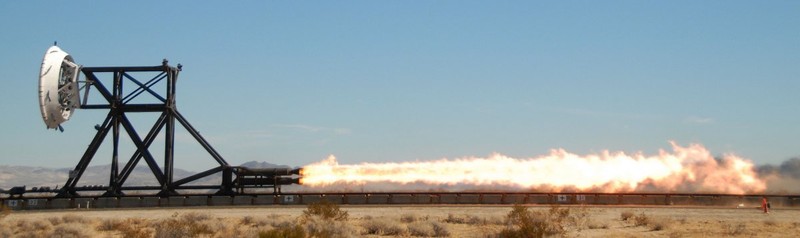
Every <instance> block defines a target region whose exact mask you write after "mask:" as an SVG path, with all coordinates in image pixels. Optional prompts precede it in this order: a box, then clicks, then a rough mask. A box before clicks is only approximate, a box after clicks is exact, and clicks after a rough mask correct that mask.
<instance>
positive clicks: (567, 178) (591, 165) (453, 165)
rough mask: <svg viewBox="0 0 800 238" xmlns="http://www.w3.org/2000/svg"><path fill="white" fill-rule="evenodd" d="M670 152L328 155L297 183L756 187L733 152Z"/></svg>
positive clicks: (760, 186)
mask: <svg viewBox="0 0 800 238" xmlns="http://www.w3.org/2000/svg"><path fill="white" fill-rule="evenodd" d="M670 143H671V144H672V152H667V151H664V150H661V151H659V153H658V155H651V156H645V155H642V154H641V153H636V154H632V155H628V154H625V153H623V152H613V153H612V152H608V151H603V152H602V153H599V154H590V155H584V156H579V155H576V154H572V153H569V152H567V151H565V150H563V149H556V150H551V151H550V154H548V155H545V156H540V157H537V158H529V159H515V158H510V157H508V156H504V155H501V154H493V155H491V156H489V157H487V158H474V157H470V158H461V159H440V160H432V161H414V162H402V163H362V164H353V165H343V164H339V163H338V162H337V161H336V158H335V157H334V156H330V157H328V159H325V160H323V161H320V162H317V163H314V164H310V165H307V166H304V167H303V170H302V171H301V175H302V178H301V181H300V182H301V183H302V184H303V185H305V186H310V187H326V186H334V185H364V184H371V183H391V184H424V185H429V186H431V187H433V186H443V185H447V186H452V185H466V186H501V187H506V188H512V189H515V190H537V189H539V190H541V189H546V190H549V191H553V192H559V191H564V190H571V191H577V192H609V193H611V192H634V191H653V192H709V193H728V194H745V193H755V192H763V191H764V190H765V189H766V182H765V181H764V180H762V179H760V178H758V177H757V173H756V172H755V170H754V166H753V163H752V162H751V161H748V160H745V159H742V158H740V157H737V156H734V155H726V156H724V157H722V158H720V159H716V158H714V157H713V156H712V155H711V153H710V152H709V151H708V150H707V149H706V148H705V147H703V146H702V145H697V144H692V145H689V146H688V147H681V146H679V145H677V144H675V143H674V142H670Z"/></svg>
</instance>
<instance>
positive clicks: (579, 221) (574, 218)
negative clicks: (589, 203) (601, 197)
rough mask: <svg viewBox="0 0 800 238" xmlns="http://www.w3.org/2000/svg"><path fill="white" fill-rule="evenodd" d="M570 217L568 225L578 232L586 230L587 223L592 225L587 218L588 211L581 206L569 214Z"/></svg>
mask: <svg viewBox="0 0 800 238" xmlns="http://www.w3.org/2000/svg"><path fill="white" fill-rule="evenodd" d="M570 213H571V215H570V216H569V218H568V219H567V220H568V221H569V223H570V224H572V225H574V226H575V227H576V228H577V229H578V230H581V229H583V228H588V226H589V223H592V220H591V218H590V217H589V209H588V208H586V207H585V206H581V207H580V208H578V209H575V210H574V211H573V212H570Z"/></svg>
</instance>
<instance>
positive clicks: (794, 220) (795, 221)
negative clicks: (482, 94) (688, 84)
mask: <svg viewBox="0 0 800 238" xmlns="http://www.w3.org/2000/svg"><path fill="white" fill-rule="evenodd" d="M561 208H562V209H564V208H568V209H569V212H570V214H571V216H573V217H577V218H578V219H574V220H573V221H571V222H570V223H569V224H566V225H565V229H566V231H565V232H564V233H563V234H562V235H563V236H566V237H731V236H736V237H798V236H799V235H800V210H797V209H773V210H772V211H771V212H770V214H764V213H762V212H761V211H760V210H758V209H757V208H752V207H750V208H728V207H666V206H657V207H641V206H562V207H561ZM305 209H306V207H305V206H259V207H194V208H168V209H126V210H86V209H82V210H55V211H15V212H12V213H10V214H7V216H5V217H4V218H0V219H2V220H0V229H5V231H0V237H3V236H9V235H10V236H20V235H21V234H23V233H21V232H28V233H32V231H31V230H36V229H42V230H43V231H41V232H40V233H32V234H33V236H38V235H47V234H50V235H56V234H58V233H59V232H61V233H62V234H67V233H69V232H70V231H69V228H68V227H67V228H61V229H62V230H58V229H59V228H58V227H59V226H63V225H64V224H66V223H68V222H70V221H69V220H78V221H79V222H78V223H80V224H81V225H80V226H79V228H74V229H84V230H91V231H90V232H86V233H80V232H77V231H74V232H73V233H75V232H77V236H90V237H95V236H99V237H122V236H131V235H126V234H128V233H122V231H121V230H122V229H117V230H115V229H113V228H111V226H113V225H109V224H108V222H107V221H111V220H113V221H126V222H133V223H137V224H142V226H155V225H156V224H159V223H163V221H164V220H168V219H171V218H172V219H178V218H180V217H182V216H198V215H199V216H200V217H201V218H199V220H203V219H205V220H207V221H212V222H213V223H219V224H217V225H213V224H212V225H209V226H208V227H209V228H207V229H211V230H212V232H211V233H204V234H203V235H201V236H204V237H225V236H230V235H232V234H240V235H241V236H257V234H258V233H257V231H250V233H247V232H246V231H243V230H236V229H239V228H236V227H237V226H248V227H254V228H252V229H271V228H274V227H278V226H280V225H276V222H275V221H276V220H281V221H282V222H283V223H299V222H300V221H299V220H300V219H299V218H300V217H301V215H302V214H303V211H304V210H305ZM341 209H342V210H345V211H347V212H348V213H349V219H348V220H347V221H346V223H345V225H346V226H348V227H349V228H347V229H350V230H351V231H350V232H351V233H346V234H350V235H346V236H355V237H410V236H425V234H428V235H431V234H433V233H425V232H415V231H416V230H417V229H415V227H414V226H416V225H414V224H418V223H419V222H421V221H431V222H435V223H437V224H441V225H443V226H444V227H445V229H446V231H447V232H446V233H449V237H492V236H493V235H496V234H497V233H498V232H499V231H501V230H502V229H504V228H506V227H507V225H506V222H505V218H506V216H507V214H508V213H509V211H511V209H512V208H511V206H347V205H345V206H342V207H341ZM549 209H551V207H550V206H529V207H528V210H531V211H541V212H547V211H548V210H549ZM625 213H627V214H628V215H630V214H633V215H634V217H636V216H642V214H643V215H644V216H646V217H647V218H648V219H649V220H650V221H651V222H650V224H644V225H639V226H637V225H636V224H635V223H636V222H635V220H634V219H633V218H631V219H628V220H623V219H622V214H625ZM192 219H198V218H196V217H195V218H192ZM248 219H249V220H248ZM375 220H384V221H389V223H392V225H391V226H394V229H398V231H396V233H392V232H384V233H383V234H381V233H378V234H376V233H370V232H369V231H368V228H367V227H368V226H367V225H366V224H367V223H370V222H372V221H375ZM104 221H106V222H104ZM142 221H147V222H142ZM259 222H261V223H259ZM59 224H60V225H59ZM258 224H262V225H263V226H260V225H258ZM104 227H105V228H104ZM231 227H233V228H231ZM15 229H16V230H15ZM142 229H151V228H147V227H143V228H142ZM215 229H228V230H229V231H227V233H222V232H220V234H215V233H214V232H216V231H214V230H215ZM231 229H233V231H231ZM248 229H250V228H248ZM46 232H50V233H46ZM388 233H392V234H389V235H387V234H388ZM36 234H38V235H36ZM144 234H145V235H146V236H145V237H147V236H154V235H155V234H159V233H158V232H156V230H151V232H150V233H144ZM559 236H561V235H559Z"/></svg>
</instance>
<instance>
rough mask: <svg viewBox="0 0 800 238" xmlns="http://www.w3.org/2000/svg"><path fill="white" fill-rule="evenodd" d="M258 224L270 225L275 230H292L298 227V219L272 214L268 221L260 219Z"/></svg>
mask: <svg viewBox="0 0 800 238" xmlns="http://www.w3.org/2000/svg"><path fill="white" fill-rule="evenodd" d="M256 223H257V224H258V226H264V225H269V226H271V227H274V228H291V227H293V226H295V225H296V223H297V219H294V218H291V217H290V216H281V215H276V214H270V215H269V216H267V218H266V219H263V220H262V219H259V220H258V221H257V222H256Z"/></svg>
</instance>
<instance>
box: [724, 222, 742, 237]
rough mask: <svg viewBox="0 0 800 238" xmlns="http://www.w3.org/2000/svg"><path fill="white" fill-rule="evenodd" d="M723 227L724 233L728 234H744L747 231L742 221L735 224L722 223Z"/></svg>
mask: <svg viewBox="0 0 800 238" xmlns="http://www.w3.org/2000/svg"><path fill="white" fill-rule="evenodd" d="M723 228H724V229H725V235H728V236H739V235H744V234H745V232H746V231H747V225H745V224H744V223H738V224H736V225H733V224H724V225H723Z"/></svg>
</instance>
